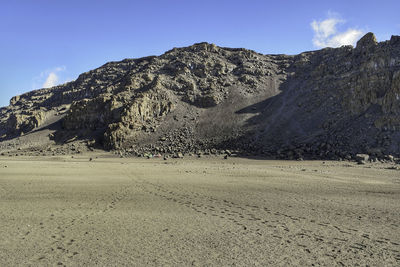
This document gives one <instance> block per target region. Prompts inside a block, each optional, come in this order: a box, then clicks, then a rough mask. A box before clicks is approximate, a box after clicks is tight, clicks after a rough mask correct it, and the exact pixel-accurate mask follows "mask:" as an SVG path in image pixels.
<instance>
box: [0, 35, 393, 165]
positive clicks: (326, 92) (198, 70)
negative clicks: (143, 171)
mask: <svg viewBox="0 0 400 267" xmlns="http://www.w3.org/2000/svg"><path fill="white" fill-rule="evenodd" d="M399 115H400V37H399V36H393V37H392V38H391V40H390V41H385V42H381V43H378V42H377V41H376V38H375V36H374V35H373V34H372V33H368V34H366V35H365V36H364V37H363V38H361V39H360V40H359V41H358V43H357V46H356V47H355V48H353V47H351V46H343V47H340V48H335V49H333V48H325V49H322V50H318V51H311V52H304V53H301V54H299V55H295V56H286V55H262V54H259V53H256V52H254V51H251V50H247V49H232V48H223V47H218V46H216V45H214V44H208V43H199V44H195V45H192V46H189V47H184V48H174V49H172V50H170V51H168V52H166V53H165V54H163V55H161V56H157V57H156V56H151V57H145V58H140V59H125V60H123V61H120V62H110V63H107V64H105V65H103V66H101V67H100V68H97V69H95V70H92V71H89V72H86V73H83V74H81V75H80V76H79V77H78V79H77V80H76V81H73V82H70V83H67V84H64V85H60V86H56V87H53V88H50V89H41V90H37V91H32V92H29V93H26V94H23V95H21V96H16V97H13V98H12V99H11V101H10V106H8V107H5V108H1V109H0V140H3V141H4V140H12V139H13V138H15V137H21V135H25V136H26V135H29V134H30V133H31V132H33V131H40V130H41V129H47V130H48V131H50V130H51V131H52V133H51V135H50V140H49V141H51V142H56V143H57V144H58V145H60V146H62V145H63V144H70V143H79V142H80V143H83V144H87V146H88V147H89V148H92V147H97V148H103V149H107V150H116V151H118V153H121V154H123V155H137V156H144V155H145V154H146V153H147V154H152V155H157V154H165V155H169V156H177V155H178V154H179V153H180V154H179V155H182V156H183V155H185V154H193V155H203V154H213V152H214V154H224V155H225V154H226V153H225V151H226V150H229V151H233V152H234V153H238V154H241V155H261V156H264V157H270V158H282V159H297V160H301V159H305V158H310V159H352V160H358V157H359V156H357V154H368V155H369V157H370V158H372V159H373V158H379V159H386V158H387V156H388V155H394V156H395V157H398V156H400V116H399ZM89 144H90V145H89ZM65 151H66V152H67V153H68V152H70V151H71V150H70V149H65ZM363 161H365V160H363Z"/></svg>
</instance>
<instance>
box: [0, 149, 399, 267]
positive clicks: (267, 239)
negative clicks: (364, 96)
mask: <svg viewBox="0 0 400 267" xmlns="http://www.w3.org/2000/svg"><path fill="white" fill-rule="evenodd" d="M90 157H92V158H93V160H92V161H89V158H90ZM399 211H400V171H399V170H396V169H395V167H393V166H391V165H385V164H374V165H372V164H367V165H356V164H355V163H349V162H329V161H327V162H322V161H303V162H295V161H265V160H255V159H240V158H229V159H228V160H223V159H220V158H217V157H215V158H213V157H211V158H201V159H194V158H193V159H190V158H188V159H186V158H185V159H177V160H172V159H170V160H167V161H163V160H162V159H140V158H139V159H138V158H135V159H126V158H125V159H122V158H112V157H109V156H104V155H102V154H90V155H81V156H79V157H75V158H71V156H63V157H18V158H16V157H0V235H1V238H0V266H57V265H59V266H144V265H146V266H257V265H258V266H288V265H289V266H366V265H368V266H399V265H400V212H399Z"/></svg>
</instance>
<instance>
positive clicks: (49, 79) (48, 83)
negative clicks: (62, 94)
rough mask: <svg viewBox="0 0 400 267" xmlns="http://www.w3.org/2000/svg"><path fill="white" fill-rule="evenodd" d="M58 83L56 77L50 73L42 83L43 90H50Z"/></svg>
mask: <svg viewBox="0 0 400 267" xmlns="http://www.w3.org/2000/svg"><path fill="white" fill-rule="evenodd" d="M57 83H58V76H57V74H56V73H55V72H50V73H49V75H48V76H47V78H46V81H45V82H44V83H43V85H42V87H43V88H50V87H53V86H56V85H57Z"/></svg>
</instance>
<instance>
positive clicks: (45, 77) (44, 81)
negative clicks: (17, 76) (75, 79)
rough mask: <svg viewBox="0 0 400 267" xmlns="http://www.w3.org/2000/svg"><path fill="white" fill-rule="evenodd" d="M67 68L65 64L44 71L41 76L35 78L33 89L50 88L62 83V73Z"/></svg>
mask: <svg viewBox="0 0 400 267" xmlns="http://www.w3.org/2000/svg"><path fill="white" fill-rule="evenodd" d="M65 70H66V67H65V66H58V67H55V68H52V69H47V70H45V71H42V72H41V73H40V75H39V76H36V77H35V78H34V79H33V84H32V89H36V88H50V87H53V86H56V85H58V84H59V83H60V73H62V72H64V71H65Z"/></svg>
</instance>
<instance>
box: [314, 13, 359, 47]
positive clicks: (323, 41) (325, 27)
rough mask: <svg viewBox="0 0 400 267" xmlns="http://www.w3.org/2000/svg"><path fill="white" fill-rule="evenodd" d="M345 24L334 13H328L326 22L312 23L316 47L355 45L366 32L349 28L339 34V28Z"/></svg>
mask: <svg viewBox="0 0 400 267" xmlns="http://www.w3.org/2000/svg"><path fill="white" fill-rule="evenodd" d="M345 23H346V21H345V20H344V19H342V18H341V17H340V16H338V15H337V14H334V13H328V18H326V19H324V20H319V21H317V20H314V21H313V22H311V28H312V29H313V31H314V38H313V40H312V41H313V44H314V46H316V47H318V48H323V47H339V46H342V45H354V44H355V43H356V42H357V40H358V39H360V37H361V36H362V35H363V34H364V32H363V31H362V30H359V29H356V28H348V29H347V30H345V31H341V32H339V31H338V29H337V26H338V25H340V24H345Z"/></svg>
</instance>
